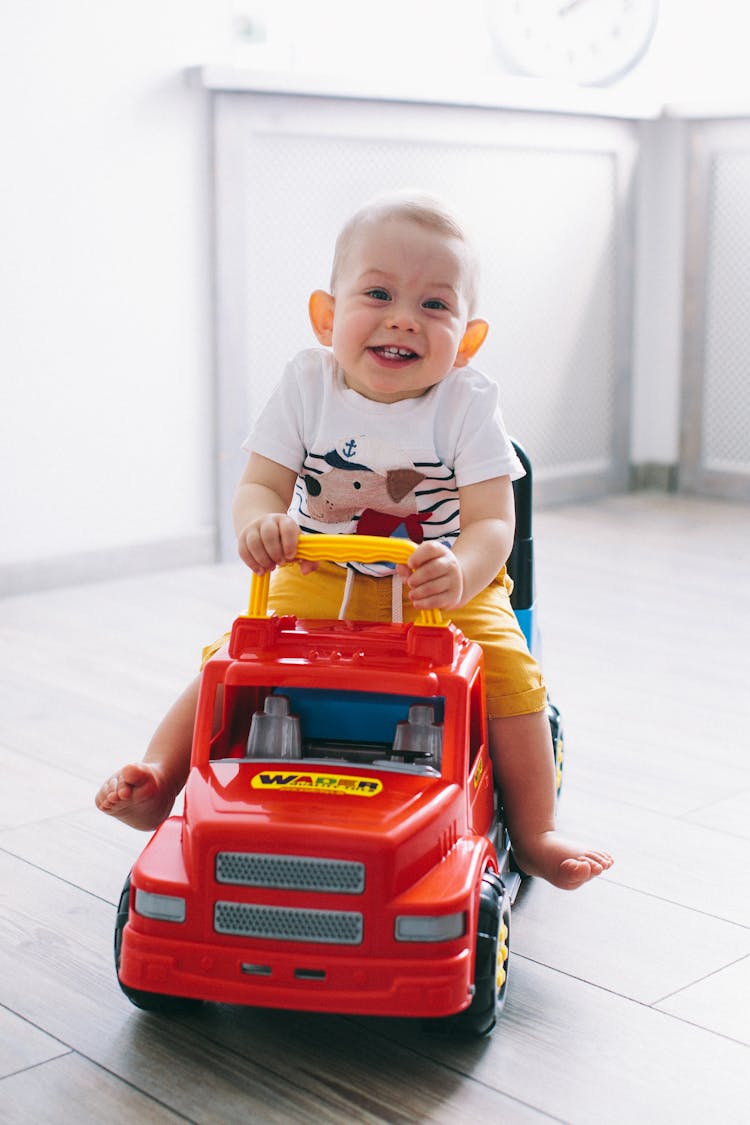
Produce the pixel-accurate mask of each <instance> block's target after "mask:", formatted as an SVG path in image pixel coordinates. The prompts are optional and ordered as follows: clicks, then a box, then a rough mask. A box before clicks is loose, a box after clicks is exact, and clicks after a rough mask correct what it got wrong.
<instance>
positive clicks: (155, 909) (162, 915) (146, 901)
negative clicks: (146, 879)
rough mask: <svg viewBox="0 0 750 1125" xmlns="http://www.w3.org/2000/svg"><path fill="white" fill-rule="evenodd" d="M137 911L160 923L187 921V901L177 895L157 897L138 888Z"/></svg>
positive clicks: (136, 894) (136, 893)
mask: <svg viewBox="0 0 750 1125" xmlns="http://www.w3.org/2000/svg"><path fill="white" fill-rule="evenodd" d="M135 909H136V912H137V913H138V914H142V915H143V917H144V918H154V919H156V921H158V922H184V921H185V899H184V898H179V897H178V896H177V895H155V894H152V893H151V892H150V891H140V890H138V889H137V888H136V892H135Z"/></svg>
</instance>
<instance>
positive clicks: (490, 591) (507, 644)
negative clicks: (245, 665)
mask: <svg viewBox="0 0 750 1125" xmlns="http://www.w3.org/2000/svg"><path fill="white" fill-rule="evenodd" d="M345 580H346V570H345V569H344V568H343V567H340V566H337V565H336V564H335V563H329V562H323V563H321V564H320V565H319V567H318V569H317V570H316V571H314V572H313V573H312V574H307V575H303V574H302V573H301V572H300V569H299V567H298V566H297V565H296V563H292V564H291V565H290V566H284V567H280V568H278V569H277V570H275V571H274V572H273V574H272V575H271V588H270V592H269V595H268V608H269V610H271V611H272V612H274V613H278V614H280V615H281V614H285V613H294V614H297V615H298V616H302V615H303V614H306V615H308V616H311V617H313V616H314V617H320V618H334V619H335V618H337V617H338V615H339V610H340V608H341V602H342V599H343V596H344V582H345ZM512 589H513V583H512V581H511V579H510V578H509V577H508V576H507V574H506V573H505V569H504V568H503V570H501V571H500V574H499V575H498V576H497V578H495V579H494V580H493V581H492V582H491V583H490V584H489V586H487V587H486V588H485V589H484V590H482V592H481V593H479V594H477V596H476V597H475V598H472V600H471V601H470V602H469V603H468V605H465V606H463V607H462V608H461V609H453V610H450V611H447V610H446V611H445V614H444V616H446V617H449V618H450V620H451V621H453V623H454V624H455V625H457V626H458V628H459V629H460V630H461V632H462V633H464V634H465V635H466V636H467V637H469V638H470V639H471V640H473V641H477V643H478V644H480V645H481V647H482V650H483V652H484V665H485V680H486V686H487V713H488V715H489V717H490V718H491V719H494V718H501V717H508V716H511V715H529V714H532V713H534V712H536V711H543V710H544V708H545V707H546V706H547V688H546V686H545V683H544V679H543V677H542V673H541V671H540V669H539V666H538V664H537V662H536V661H535V660H534V658H533V656H531V654H530V653H529V650H528V647H527V645H526V639H525V637H524V635H523V633H522V632H521V629H520V627H519V625H518V621H517V620H516V615H515V613H514V612H513V608H512V606H511V604H510V592H511V590H512ZM391 597H392V585H391V580H390V579H389V578H370V577H369V576H368V575H364V574H359V573H357V574H356V575H355V577H354V583H353V586H352V590H351V594H350V597H349V602H348V605H347V611H346V616H347V617H348V618H349V619H350V620H351V621H390V620H391V612H392V605H391ZM402 606H403V608H402V612H403V620H404V621H413V620H414V619H415V617H416V616H417V611H416V610H415V609H414V607H413V606H412V604H411V602H410V601H409V599H408V597H407V596H406V595H404V597H403V599H402ZM225 640H226V638H225V637H222V638H221V640H219V641H217V642H216V643H215V644H213V645H209V647H208V648H207V649H206V650H205V651H204V654H203V657H204V661H205V660H207V659H208V657H209V656H212V655H213V653H214V652H216V651H217V649H218V648H220V647H221V645H222V644H223V643H224V641H225Z"/></svg>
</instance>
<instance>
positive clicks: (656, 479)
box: [628, 461, 679, 492]
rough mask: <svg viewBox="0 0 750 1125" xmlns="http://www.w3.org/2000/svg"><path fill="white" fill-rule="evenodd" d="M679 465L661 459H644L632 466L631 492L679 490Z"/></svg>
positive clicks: (629, 483)
mask: <svg viewBox="0 0 750 1125" xmlns="http://www.w3.org/2000/svg"><path fill="white" fill-rule="evenodd" d="M678 487H679V465H677V464H670V463H667V462H664V463H663V462H661V461H642V462H640V463H639V464H637V465H636V464H632V465H631V466H630V476H629V482H628V488H629V491H630V492H644V491H648V490H651V491H656V492H677V489H678Z"/></svg>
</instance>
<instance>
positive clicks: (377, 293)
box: [366, 288, 391, 301]
mask: <svg viewBox="0 0 750 1125" xmlns="http://www.w3.org/2000/svg"><path fill="white" fill-rule="evenodd" d="M366 296H367V297H372V298H373V299H374V300H375V301H390V299H391V297H390V294H389V293H387V292H386V290H385V289H377V288H375V289H368V290H367V293H366Z"/></svg>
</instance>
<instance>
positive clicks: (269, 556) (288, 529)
mask: <svg viewBox="0 0 750 1125" xmlns="http://www.w3.org/2000/svg"><path fill="white" fill-rule="evenodd" d="M298 539H299V527H298V526H297V524H296V523H295V522H294V520H293V519H292V517H291V516H287V515H285V514H283V513H281V512H272V513H270V514H269V515H265V516H258V518H257V519H254V520H251V521H250V523H249V524H248V525H247V526H246V527H243V529H242V531H241V532H240V534H239V536H238V537H237V547H238V550H239V552H240V558H241V559H242V561H243V562H244V563H245V564H246V565H247V566H249V567H250V569H251V570H252V572H253V574H265V573H266V572H267V571H269V570H273V569H274V567H276V566H278V565H280V564H281V563H287V562H292V561H293V560H294V559H295V558H296V557H297V540H298Z"/></svg>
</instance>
